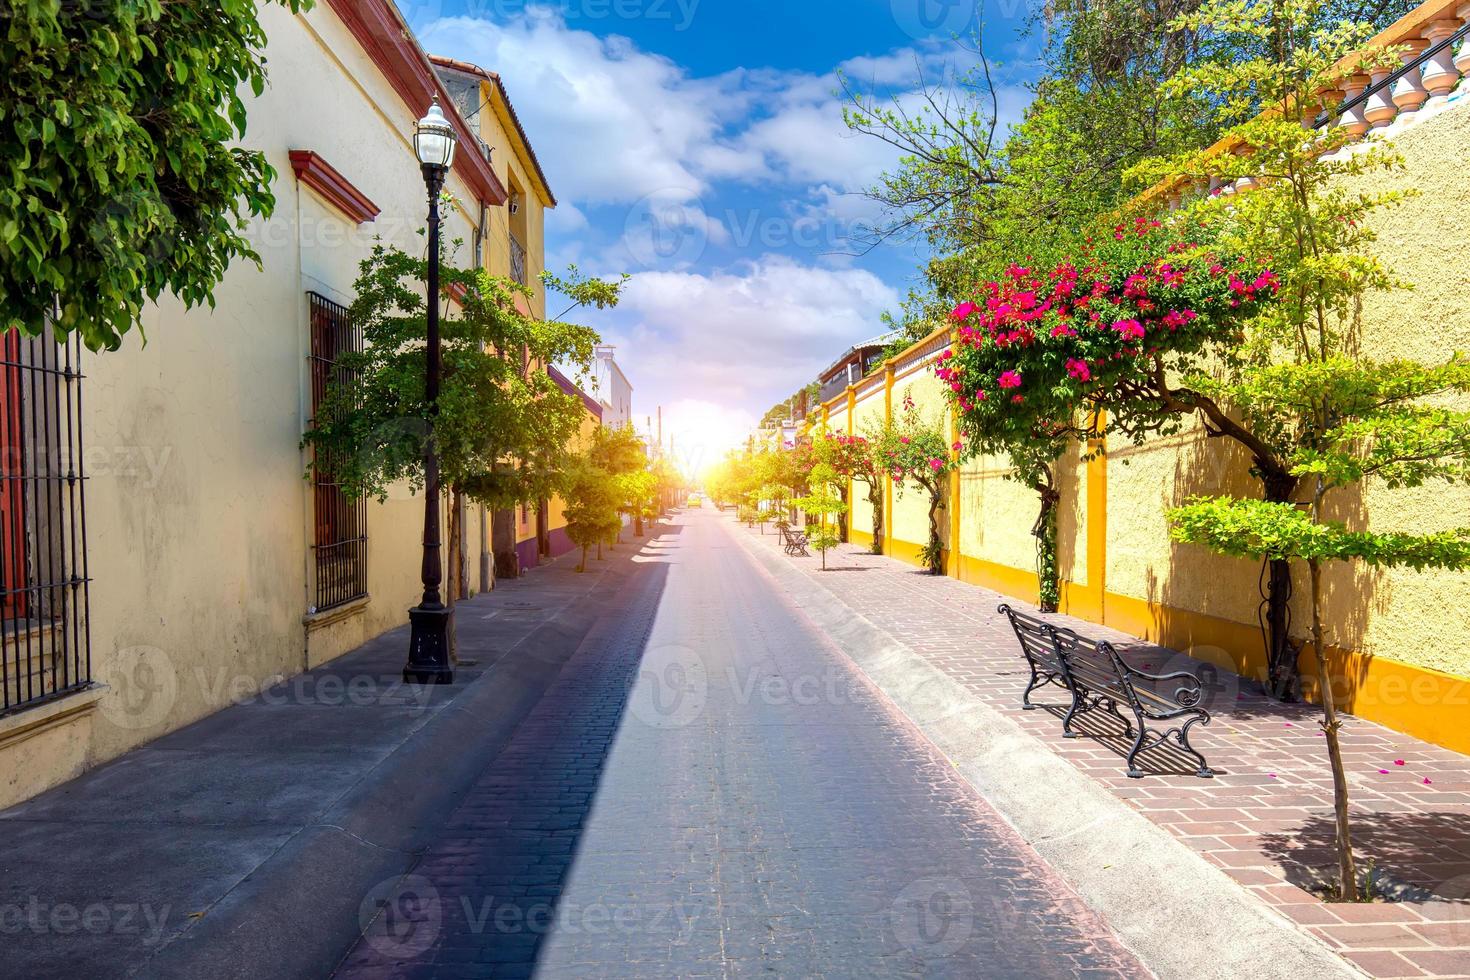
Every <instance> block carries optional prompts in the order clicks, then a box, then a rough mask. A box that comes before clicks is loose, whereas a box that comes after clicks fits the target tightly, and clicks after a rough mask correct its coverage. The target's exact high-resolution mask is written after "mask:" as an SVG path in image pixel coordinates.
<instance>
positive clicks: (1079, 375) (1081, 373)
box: [1067, 357, 1092, 381]
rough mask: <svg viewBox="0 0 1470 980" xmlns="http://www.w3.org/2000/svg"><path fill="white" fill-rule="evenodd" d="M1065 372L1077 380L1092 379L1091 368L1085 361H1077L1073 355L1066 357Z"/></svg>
mask: <svg viewBox="0 0 1470 980" xmlns="http://www.w3.org/2000/svg"><path fill="white" fill-rule="evenodd" d="M1067 373H1068V374H1070V375H1071V376H1072V377H1074V378H1076V379H1077V380H1078V381H1091V380H1092V369H1091V368H1089V367H1088V366H1087V362H1086V361H1079V360H1077V359H1076V358H1075V357H1069V358H1067Z"/></svg>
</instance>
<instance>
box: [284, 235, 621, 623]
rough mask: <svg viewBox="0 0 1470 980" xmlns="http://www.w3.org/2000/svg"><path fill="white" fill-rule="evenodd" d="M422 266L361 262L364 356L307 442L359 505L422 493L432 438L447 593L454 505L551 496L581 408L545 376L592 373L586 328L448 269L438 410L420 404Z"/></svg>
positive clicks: (339, 377)
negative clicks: (443, 511) (362, 499)
mask: <svg viewBox="0 0 1470 980" xmlns="http://www.w3.org/2000/svg"><path fill="white" fill-rule="evenodd" d="M426 275H427V263H426V261H425V260H424V259H420V258H417V257H414V256H410V255H408V254H406V253H404V252H402V251H400V250H398V249H397V248H392V247H388V246H384V245H378V246H376V247H375V248H374V249H373V252H372V254H371V255H370V256H369V257H368V258H367V259H365V260H363V262H362V266H361V270H360V273H359V275H358V278H357V281H356V283H355V284H354V289H355V291H356V294H357V298H356V300H355V301H354V302H353V304H352V307H351V315H352V318H353V322H354V323H355V324H357V325H358V326H359V327H360V328H361V329H362V331H363V339H364V346H363V349H362V350H361V351H358V352H355V353H349V354H345V355H342V356H341V357H340V358H339V359H338V362H337V370H336V372H335V374H334V377H333V380H332V382H331V384H329V385H328V388H327V391H326V393H325V397H324V398H323V400H322V404H321V406H320V407H319V409H318V411H317V415H316V418H315V419H313V420H312V423H311V427H310V429H309V430H308V431H307V432H306V434H305V436H304V437H303V443H304V444H305V445H308V446H310V447H311V448H312V450H313V453H312V463H311V468H312V470H313V471H315V472H319V473H325V474H329V475H330V477H331V479H332V480H333V481H334V482H336V483H339V484H341V485H342V486H343V488H344V490H345V492H346V493H347V494H348V495H349V496H352V497H356V496H373V497H376V498H378V499H379V500H382V499H386V497H387V493H388V488H389V486H390V485H392V484H394V483H396V482H398V481H405V482H406V483H407V484H408V485H409V487H410V488H411V489H413V490H414V491H419V490H422V489H423V486H424V473H423V449H424V439H425V438H432V439H433V440H434V446H435V449H436V451H437V453H438V456H439V466H440V473H441V476H442V480H443V483H444V485H445V486H446V487H447V488H448V489H449V491H450V493H451V494H452V495H453V498H454V500H453V504H452V506H451V507H450V508H449V515H450V527H449V535H448V537H449V546H450V550H449V555H448V559H449V560H448V568H449V572H450V582H449V588H448V589H447V593H448V595H449V596H450V597H451V599H452V598H453V597H454V596H455V595H456V594H457V593H458V592H459V587H458V586H459V583H458V581H457V573H458V569H459V562H458V560H457V555H458V542H459V539H460V532H459V526H458V525H459V513H460V510H461V508H460V506H459V502H460V499H461V497H462V496H468V497H470V498H472V499H474V500H476V501H478V502H480V503H483V504H485V505H487V506H489V507H492V508H510V507H514V506H515V505H516V504H518V503H523V502H530V501H534V500H540V499H543V498H544V497H546V496H549V495H550V493H551V491H552V489H553V488H554V487H555V486H556V485H557V483H558V481H559V474H560V471H561V469H562V466H563V464H564V460H565V457H566V447H567V446H568V445H569V443H570V441H571V440H572V439H573V438H574V437H575V436H576V434H577V432H578V430H579V429H580V427H581V423H582V418H583V412H584V409H583V406H582V403H581V400H580V399H579V398H577V397H575V396H572V395H568V394H567V393H565V392H563V391H562V390H561V388H560V387H559V386H558V385H557V383H556V381H555V380H553V379H552V378H551V376H550V375H549V374H547V372H546V371H545V370H544V369H543V368H542V367H540V365H542V364H547V363H551V362H553V361H561V362H563V363H571V364H576V365H579V366H581V367H583V368H586V367H587V366H589V365H590V363H591V358H592V348H593V345H594V344H595V343H596V340H597V335H596V333H594V332H593V331H592V330H591V329H589V328H587V327H583V326H577V325H574V324H568V323H561V322H556V321H542V320H536V319H534V318H532V317H528V316H526V315H525V314H523V313H521V312H520V310H519V309H518V307H517V304H516V299H517V297H524V296H527V295H528V293H527V291H526V287H524V286H522V285H520V284H519V283H515V282H512V281H510V280H506V279H497V278H495V277H492V276H490V275H488V274H487V273H485V272H484V271H483V270H466V269H457V268H453V267H452V266H449V265H448V264H447V263H446V264H444V265H443V267H442V268H441V273H440V279H441V283H442V285H443V289H444V290H445V296H444V298H443V300H442V306H443V307H444V308H445V309H447V310H452V307H450V306H449V303H448V296H449V295H451V292H454V293H458V294H459V295H460V301H459V302H460V310H459V313H458V314H457V315H450V316H448V317H446V318H445V319H443V320H442V321H441V323H440V331H441V349H442V357H443V377H442V381H441V388H440V394H439V400H438V404H437V407H436V410H434V411H431V408H430V406H429V404H428V402H427V400H426V399H425V397H424V380H425V351H424V340H425V337H426V335H427V325H426V320H425V305H426V304H425V299H424V296H423V287H422V285H421V283H422V282H423V281H424V278H425V276H426Z"/></svg>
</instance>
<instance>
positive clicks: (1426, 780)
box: [1424, 776, 1434, 786]
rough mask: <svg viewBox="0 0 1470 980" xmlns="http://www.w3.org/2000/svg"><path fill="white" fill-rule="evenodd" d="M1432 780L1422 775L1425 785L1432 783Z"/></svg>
mask: <svg viewBox="0 0 1470 980" xmlns="http://www.w3.org/2000/svg"><path fill="white" fill-rule="evenodd" d="M1433 782H1434V780H1432V779H1430V778H1429V777H1428V776H1425V777H1424V785H1425V786H1429V785H1431V784H1433Z"/></svg>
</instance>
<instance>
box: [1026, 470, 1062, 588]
mask: <svg viewBox="0 0 1470 980" xmlns="http://www.w3.org/2000/svg"><path fill="white" fill-rule="evenodd" d="M1031 489H1033V490H1035V491H1036V493H1037V495H1038V496H1040V497H1041V513H1039V514H1038V515H1037V517H1036V525H1035V526H1034V527H1033V528H1032V529H1031V533H1032V534H1034V535H1035V536H1036V581H1037V596H1038V599H1039V601H1038V603H1037V605H1038V607H1039V608H1040V609H1041V611H1042V612H1044V613H1054V612H1056V611H1057V608H1058V606H1059V605H1060V600H1061V591H1062V590H1061V583H1060V581H1059V575H1058V573H1057V506H1058V504H1060V503H1061V500H1062V495H1061V494H1060V493H1058V492H1057V491H1056V489H1055V488H1054V487H1053V486H1052V485H1051V483H1050V482H1047V483H1033V484H1032V485H1031Z"/></svg>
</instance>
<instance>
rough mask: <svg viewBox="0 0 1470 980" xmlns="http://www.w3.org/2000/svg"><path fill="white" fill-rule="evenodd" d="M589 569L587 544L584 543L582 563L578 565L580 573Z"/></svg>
mask: <svg viewBox="0 0 1470 980" xmlns="http://www.w3.org/2000/svg"><path fill="white" fill-rule="evenodd" d="M585 571H587V546H586V545H585V544H584V545H582V564H580V565H578V566H577V572H578V574H580V573H582V572H585Z"/></svg>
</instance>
